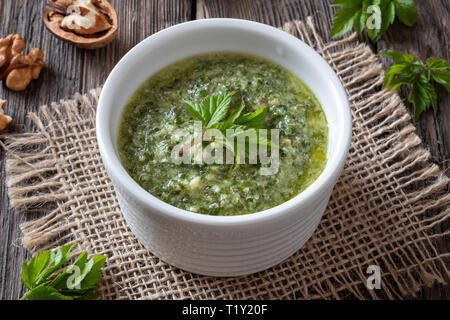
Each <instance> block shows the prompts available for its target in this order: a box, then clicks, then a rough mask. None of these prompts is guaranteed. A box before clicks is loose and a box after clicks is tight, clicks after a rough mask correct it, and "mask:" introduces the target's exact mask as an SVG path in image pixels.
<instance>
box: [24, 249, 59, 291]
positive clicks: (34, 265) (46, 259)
mask: <svg viewBox="0 0 450 320" xmlns="http://www.w3.org/2000/svg"><path fill="white" fill-rule="evenodd" d="M51 257H52V255H51V252H50V251H43V252H39V253H38V254H37V255H36V256H35V257H34V258H32V259H31V261H25V262H24V263H23V264H22V273H21V275H20V277H21V279H22V282H23V284H24V285H25V287H27V288H28V289H32V288H33V287H34V286H35V285H36V282H38V281H39V279H40V277H41V276H42V274H43V272H44V270H45V269H46V268H47V267H48V265H49V264H50V263H51V260H50V259H51Z"/></svg>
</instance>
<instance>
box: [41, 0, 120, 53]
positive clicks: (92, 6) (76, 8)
mask: <svg viewBox="0 0 450 320" xmlns="http://www.w3.org/2000/svg"><path fill="white" fill-rule="evenodd" d="M44 23H45V26H46V27H47V28H48V29H49V30H50V31H51V32H52V33H53V34H54V35H55V36H56V37H57V38H59V39H61V40H64V41H67V42H69V43H71V44H73V45H75V46H77V47H80V48H85V49H97V48H101V47H104V46H106V45H107V44H108V43H110V42H111V41H112V40H114V38H115V37H116V36H117V33H118V30H119V29H118V21H117V14H116V11H115V10H114V8H113V7H112V6H111V5H110V4H109V3H108V2H107V1H106V0H47V5H46V7H45V10H44Z"/></svg>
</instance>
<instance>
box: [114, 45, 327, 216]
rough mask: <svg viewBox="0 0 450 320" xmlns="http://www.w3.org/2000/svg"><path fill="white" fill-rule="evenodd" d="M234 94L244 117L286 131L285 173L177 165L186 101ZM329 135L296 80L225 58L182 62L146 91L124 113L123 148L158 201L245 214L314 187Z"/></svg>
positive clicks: (130, 167)
mask: <svg viewBox="0 0 450 320" xmlns="http://www.w3.org/2000/svg"><path fill="white" fill-rule="evenodd" d="M149 63H151V62H149ZM233 91H235V92H236V94H235V95H234V96H233V99H232V101H231V108H235V109H236V108H238V107H239V106H240V104H241V103H245V109H244V111H243V114H244V113H249V112H252V111H255V110H257V109H259V108H261V107H264V106H267V107H268V110H267V117H266V121H265V126H264V128H267V129H279V130H280V138H279V139H280V140H279V144H280V145H279V148H280V149H279V154H280V164H279V170H278V172H277V173H276V174H274V175H269V176H264V175H260V171H259V169H260V165H253V164H241V165H238V166H235V165H229V164H223V165H216V164H214V165H207V164H202V165H198V164H179V165H177V164H174V163H173V162H172V160H171V150H172V148H174V146H175V145H177V144H178V143H179V141H177V139H176V135H174V133H175V131H176V130H177V129H179V128H187V127H189V126H191V125H192V123H193V119H192V118H191V116H190V115H189V113H188V110H187V107H186V104H185V103H183V100H192V101H197V102H201V101H202V99H203V98H204V97H205V96H207V95H214V94H217V93H224V92H233ZM327 135H328V129H327V122H326V118H325V115H324V113H323V110H322V108H321V106H320V104H319V102H318V100H317V99H316V98H315V96H314V95H313V93H312V92H311V91H310V90H309V88H308V87H307V86H306V85H305V84H304V83H303V82H302V81H301V80H300V79H299V78H298V77H297V76H295V75H294V74H292V73H291V72H289V71H288V70H286V69H284V68H283V67H281V66H279V65H278V64H275V63H273V62H271V61H268V60H265V59H262V58H258V57H255V56H250V55H244V54H238V53H229V52H218V53H212V54H204V55H198V56H194V57H191V58H187V59H184V60H182V61H179V62H177V63H175V64H172V65H170V66H168V67H166V68H165V69H163V70H161V71H159V72H158V73H156V74H155V75H154V76H152V77H151V78H150V79H148V80H147V81H146V82H145V83H144V84H142V86H141V87H140V88H139V89H138V90H137V91H136V92H135V93H134V95H133V96H132V97H131V98H130V100H129V101H128V103H127V105H126V107H125V109H124V111H123V114H122V116H121V119H120V124H119V131H118V137H117V144H118V150H119V155H120V159H121V162H122V164H123V165H124V166H125V168H126V170H127V171H128V173H129V174H130V175H131V177H133V179H134V180H135V181H136V182H137V183H138V184H139V185H141V186H142V187H143V188H144V189H145V190H147V191H148V192H150V193H151V194H152V195H154V196H156V197H158V198H159V199H161V200H163V201H165V202H167V203H169V204H171V205H173V206H175V207H178V208H181V209H185V210H189V211H192V212H197V213H203V214H210V215H240V214H248V213H253V212H258V211H262V210H265V209H269V208H272V207H274V206H277V205H279V204H281V203H283V202H285V201H287V200H289V199H291V198H292V197H294V196H296V195H297V194H299V193H300V192H301V191H303V190H304V189H305V188H306V187H308V186H309V185H310V184H311V183H312V182H313V181H314V180H315V179H316V178H317V177H318V176H319V175H320V173H321V172H322V170H323V169H324V167H325V164H326V161H327V159H326V152H327V141H328V137H327Z"/></svg>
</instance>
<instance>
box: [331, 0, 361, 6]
mask: <svg viewBox="0 0 450 320" xmlns="http://www.w3.org/2000/svg"><path fill="white" fill-rule="evenodd" d="M362 1H363V0H333V2H332V3H331V6H332V7H360V6H361V3H362Z"/></svg>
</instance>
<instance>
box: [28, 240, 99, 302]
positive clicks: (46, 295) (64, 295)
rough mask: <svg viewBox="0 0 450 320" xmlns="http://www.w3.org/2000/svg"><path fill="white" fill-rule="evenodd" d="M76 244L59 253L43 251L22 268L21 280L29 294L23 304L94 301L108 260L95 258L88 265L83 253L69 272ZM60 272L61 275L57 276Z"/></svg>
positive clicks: (67, 246)
mask: <svg viewBox="0 0 450 320" xmlns="http://www.w3.org/2000/svg"><path fill="white" fill-rule="evenodd" d="M75 246H76V244H71V245H66V246H62V247H60V248H59V249H58V250H56V252H52V251H43V252H40V253H38V254H37V255H36V256H35V257H34V258H33V259H31V260H30V261H25V262H24V263H23V264H22V273H21V279H22V282H23V284H24V285H25V286H26V287H27V289H28V290H29V291H28V292H26V293H25V295H24V296H23V297H22V300H73V299H95V298H96V297H97V295H96V293H95V292H94V291H95V287H96V285H97V282H98V281H100V280H101V279H102V277H101V268H102V267H103V264H104V262H105V260H106V256H102V255H94V256H93V257H92V259H90V260H89V261H87V262H86V260H87V253H86V252H83V253H81V254H80V255H79V256H78V258H77V259H76V260H75V262H74V263H73V264H72V265H70V266H68V267H67V268H66V269H64V270H62V271H60V269H61V267H62V266H63V265H64V264H65V263H66V262H67V261H69V260H70V252H71V250H72V248H73V247H75ZM57 271H59V273H57Z"/></svg>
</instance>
